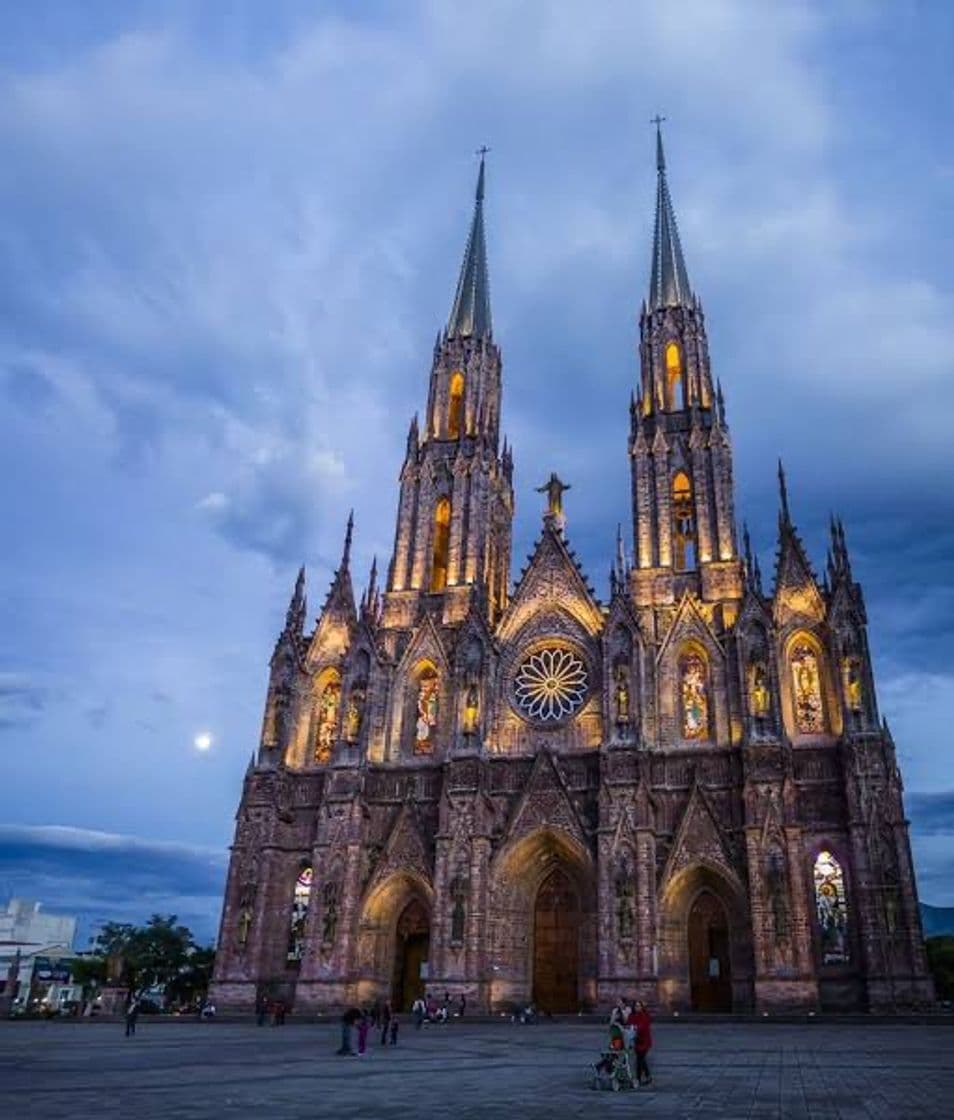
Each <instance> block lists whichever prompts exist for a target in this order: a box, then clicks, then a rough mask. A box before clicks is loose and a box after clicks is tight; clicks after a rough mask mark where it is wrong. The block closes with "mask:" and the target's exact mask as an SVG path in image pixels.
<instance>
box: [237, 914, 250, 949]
mask: <svg viewBox="0 0 954 1120" xmlns="http://www.w3.org/2000/svg"><path fill="white" fill-rule="evenodd" d="M251 928H252V911H251V909H250V908H249V907H248V906H243V907H242V909H241V910H240V911H239V919H238V943H239V945H243V946H244V945H245V944H247V942H248V933H249V930H250V929H251Z"/></svg>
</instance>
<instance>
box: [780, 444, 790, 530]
mask: <svg viewBox="0 0 954 1120" xmlns="http://www.w3.org/2000/svg"><path fill="white" fill-rule="evenodd" d="M778 493H779V499H780V500H781V503H782V512H781V516H782V520H783V521H784V523H785V524H786V525H790V524H791V521H792V519H791V517H790V516H789V513H788V486H787V485H786V484H785V468H784V467H783V466H782V460H781V459H779V461H778Z"/></svg>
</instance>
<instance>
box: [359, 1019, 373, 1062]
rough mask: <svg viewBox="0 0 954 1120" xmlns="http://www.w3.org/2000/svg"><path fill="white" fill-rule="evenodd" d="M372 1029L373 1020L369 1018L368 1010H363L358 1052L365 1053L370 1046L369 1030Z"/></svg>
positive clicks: (360, 1021)
mask: <svg viewBox="0 0 954 1120" xmlns="http://www.w3.org/2000/svg"><path fill="white" fill-rule="evenodd" d="M370 1029H371V1020H370V1019H369V1018H368V1013H367V1011H362V1012H361V1019H360V1020H359V1022H358V1053H359V1054H363V1053H364V1052H365V1051H366V1050H367V1048H368V1031H369V1030H370Z"/></svg>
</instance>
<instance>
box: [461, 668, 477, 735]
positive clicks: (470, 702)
mask: <svg viewBox="0 0 954 1120" xmlns="http://www.w3.org/2000/svg"><path fill="white" fill-rule="evenodd" d="M479 714H480V696H479V693H478V691H477V682H476V681H471V682H470V684H468V686H467V691H466V693H465V694H464V734H465V735H473V734H474V732H475V731H476V730H477V717H478V715H479Z"/></svg>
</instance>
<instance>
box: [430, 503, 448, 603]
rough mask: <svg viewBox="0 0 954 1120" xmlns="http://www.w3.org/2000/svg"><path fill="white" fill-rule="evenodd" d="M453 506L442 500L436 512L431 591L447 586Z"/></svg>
mask: <svg viewBox="0 0 954 1120" xmlns="http://www.w3.org/2000/svg"><path fill="white" fill-rule="evenodd" d="M450 521H451V505H450V502H449V501H448V500H447V498H441V500H440V501H439V502H438V503H437V509H436V510H435V511H434V555H433V560H432V562H431V591H443V590H444V588H445V587H446V586H447V554H448V552H449V550H450Z"/></svg>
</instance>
